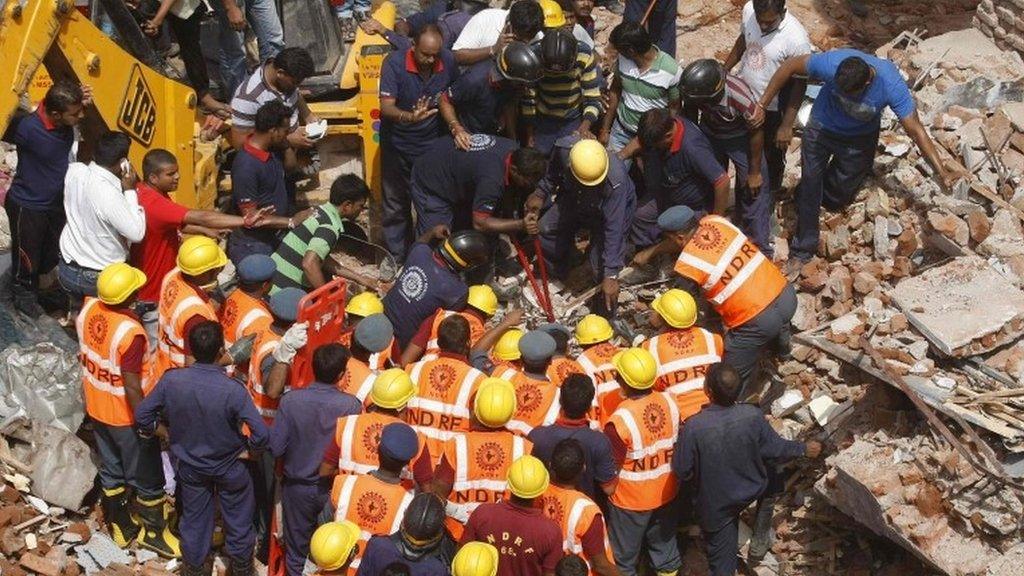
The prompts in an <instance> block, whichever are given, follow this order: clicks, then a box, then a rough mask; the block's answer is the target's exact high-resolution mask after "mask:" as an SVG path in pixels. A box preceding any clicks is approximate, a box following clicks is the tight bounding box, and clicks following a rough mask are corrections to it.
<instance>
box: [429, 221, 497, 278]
mask: <svg viewBox="0 0 1024 576" xmlns="http://www.w3.org/2000/svg"><path fill="white" fill-rule="evenodd" d="M437 252H438V254H440V255H441V259H442V260H444V261H445V262H447V263H448V265H449V266H451V267H452V269H454V270H469V269H470V268H476V267H477V266H479V265H481V264H483V263H484V262H487V259H488V257H489V256H490V244H489V243H488V242H487V236H484V234H483V232H478V231H476V230H462V231H460V232H456V233H455V234H452V235H451V237H449V238H447V239H446V240H445V241H444V242H442V243H441V245H440V246H438V247H437Z"/></svg>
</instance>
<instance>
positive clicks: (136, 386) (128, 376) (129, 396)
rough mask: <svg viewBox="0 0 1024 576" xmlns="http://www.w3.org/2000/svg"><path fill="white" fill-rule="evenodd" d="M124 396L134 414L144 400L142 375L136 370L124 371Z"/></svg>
mask: <svg viewBox="0 0 1024 576" xmlns="http://www.w3.org/2000/svg"><path fill="white" fill-rule="evenodd" d="M124 397H125V400H127V401H128V407H129V408H131V411H132V414H134V413H135V408H136V407H137V406H138V405H139V404H140V403H141V402H142V397H143V394H142V376H141V375H139V374H137V373H135V372H125V373H124Z"/></svg>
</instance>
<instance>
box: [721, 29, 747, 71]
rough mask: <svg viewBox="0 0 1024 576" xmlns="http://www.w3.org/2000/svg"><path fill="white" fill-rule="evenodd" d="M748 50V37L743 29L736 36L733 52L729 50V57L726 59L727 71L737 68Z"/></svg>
mask: <svg viewBox="0 0 1024 576" xmlns="http://www.w3.org/2000/svg"><path fill="white" fill-rule="evenodd" d="M746 51H747V39H746V37H744V36H743V31H742V30H741V31H740V34H739V36H737V37H736V43H735V44H733V45H732V52H729V57H728V58H726V59H725V71H726V72H728V71H730V70H732V69H733V68H735V67H736V65H737V64H739V63H740V59H741V58H743V53H744V52H746Z"/></svg>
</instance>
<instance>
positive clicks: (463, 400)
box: [408, 359, 484, 425]
mask: <svg viewBox="0 0 1024 576" xmlns="http://www.w3.org/2000/svg"><path fill="white" fill-rule="evenodd" d="M440 361H441V359H438V360H421V361H419V362H417V363H415V364H413V365H412V367H411V368H410V369H409V377H410V378H411V379H412V381H413V382H414V383H415V384H416V387H417V394H416V396H413V397H412V398H410V399H409V404H408V407H409V408H412V409H416V410H423V411H425V412H433V413H435V414H448V415H451V416H458V417H460V418H469V396H470V395H471V394H472V393H473V384H474V383H475V382H476V381H477V380H478V379H483V378H484V373H483V372H480V371H479V370H477V369H476V368H473V367H471V366H466V367H465V368H466V373H465V374H464V375H463V377H462V381H461V382H460V383H459V392H458V394H457V395H456V396H455V403H454V404H448V403H446V402H444V401H442V400H438V399H435V398H430V397H427V396H425V395H424V388H425V387H424V386H423V384H422V383H421V382H420V378H421V375H422V374H423V369H424V367H425V366H427V365H428V364H431V363H436V362H440ZM428 372H429V371H428ZM467 425H468V422H467Z"/></svg>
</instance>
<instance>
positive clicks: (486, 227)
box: [473, 214, 526, 234]
mask: <svg viewBox="0 0 1024 576" xmlns="http://www.w3.org/2000/svg"><path fill="white" fill-rule="evenodd" d="M473 228H474V229H476V230H479V231H481V232H485V233H491V234H511V233H515V232H522V231H524V230H526V219H524V218H519V219H515V220H513V219H511V218H498V217H497V216H490V215H486V216H484V215H481V214H473Z"/></svg>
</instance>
